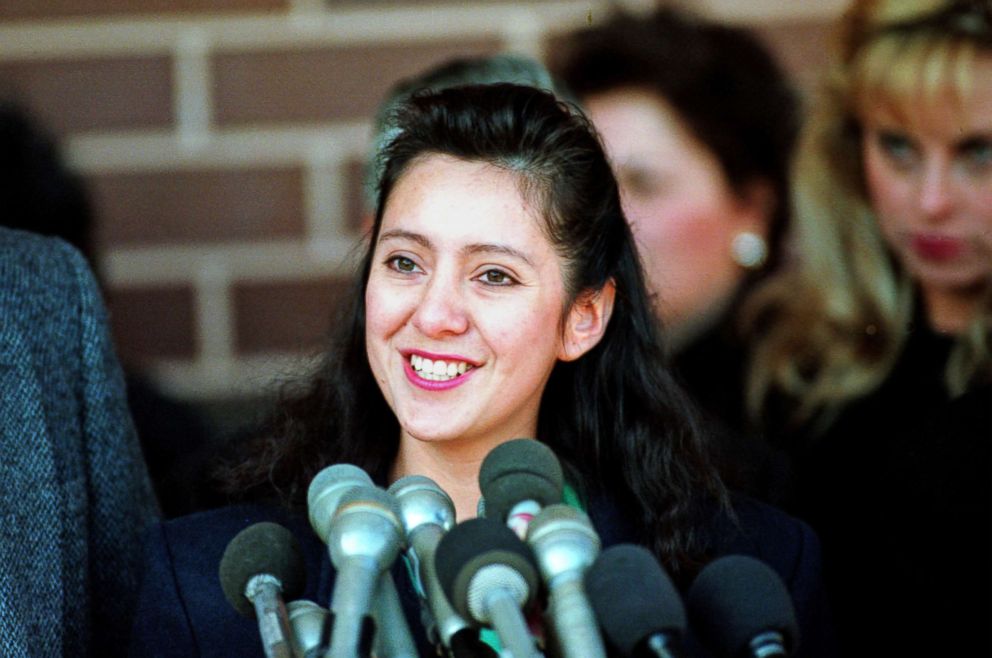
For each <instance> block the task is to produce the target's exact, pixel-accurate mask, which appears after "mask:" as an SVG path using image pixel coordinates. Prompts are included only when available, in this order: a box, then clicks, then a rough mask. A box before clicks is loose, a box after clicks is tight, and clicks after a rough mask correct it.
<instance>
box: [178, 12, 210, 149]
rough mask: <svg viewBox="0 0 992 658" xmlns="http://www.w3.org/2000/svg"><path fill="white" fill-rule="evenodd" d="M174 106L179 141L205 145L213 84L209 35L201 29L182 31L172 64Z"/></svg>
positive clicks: (194, 146) (187, 145) (208, 128)
mask: <svg viewBox="0 0 992 658" xmlns="http://www.w3.org/2000/svg"><path fill="white" fill-rule="evenodd" d="M172 70H173V75H174V77H175V81H174V84H173V89H174V98H173V105H174V107H175V111H176V129H177V130H178V131H179V136H180V142H181V143H182V144H183V145H184V146H186V147H187V148H194V149H195V148H197V147H202V146H203V145H204V144H205V142H206V141H207V137H208V131H209V130H210V114H211V93H210V92H211V85H210V63H209V53H208V38H207V35H206V32H205V31H204V30H203V29H201V28H190V29H189V30H185V31H184V32H182V34H181V35H180V37H179V39H178V43H177V44H176V56H175V58H174V59H173V65H172Z"/></svg>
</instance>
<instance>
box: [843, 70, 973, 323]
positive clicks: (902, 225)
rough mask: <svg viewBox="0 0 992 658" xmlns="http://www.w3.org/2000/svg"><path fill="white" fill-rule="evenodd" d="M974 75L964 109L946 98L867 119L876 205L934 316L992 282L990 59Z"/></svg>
mask: <svg viewBox="0 0 992 658" xmlns="http://www.w3.org/2000/svg"><path fill="white" fill-rule="evenodd" d="M974 74H975V75H974V79H973V87H972V89H971V93H970V94H968V95H967V97H966V98H964V99H963V102H961V103H958V102H957V99H956V97H955V96H954V95H952V94H951V93H950V92H945V93H941V94H939V95H938V96H937V97H936V98H935V99H931V100H927V99H921V100H920V101H919V102H918V103H917V104H916V105H915V108H916V109H915V111H913V112H911V113H902V112H899V113H897V112H894V111H891V110H889V109H887V107H886V106H884V105H877V104H876V105H874V106H872V107H871V108H870V109H868V110H867V111H865V112H863V115H862V117H861V118H862V125H863V128H864V130H863V139H862V155H863V158H864V163H865V174H866V179H867V189H868V195H869V201H870V203H871V205H872V207H873V209H874V211H875V213H876V215H877V217H878V224H879V227H880V229H881V232H882V234H883V236H884V237H885V240H886V242H887V243H888V245H889V247H890V248H891V249H892V251H893V252H894V254H895V255H896V257H897V258H898V259H899V261H900V262H901V263H902V265H903V267H905V269H906V270H907V271H908V272H909V274H910V275H911V276H912V277H913V278H914V279H915V280H916V281H917V282H918V283H919V285H920V288H921V290H922V292H923V295H924V299H925V301H927V306H928V307H929V308H930V309H936V308H940V307H942V301H951V300H953V299H954V298H956V297H962V296H963V297H974V296H978V295H980V294H981V291H982V289H983V288H985V287H987V286H988V284H989V281H990V279H992V55H985V56H982V57H980V58H979V60H978V61H977V66H976V68H975V71H974ZM937 319H938V320H939V318H937Z"/></svg>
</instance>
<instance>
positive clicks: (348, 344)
mask: <svg viewBox="0 0 992 658" xmlns="http://www.w3.org/2000/svg"><path fill="white" fill-rule="evenodd" d="M395 122H396V123H395V125H397V126H398V127H399V132H398V134H397V136H396V137H395V138H394V139H393V141H392V142H391V143H390V145H389V146H388V147H387V149H386V150H385V151H384V153H383V157H384V159H385V166H384V168H383V176H382V182H381V188H380V192H379V203H378V206H379V207H378V212H377V214H376V220H375V226H374V227H373V236H372V237H373V239H372V242H371V243H370V245H369V247H368V252H367V254H366V256H365V259H364V264H363V266H362V271H361V276H360V277H359V279H358V281H357V282H356V287H355V290H354V294H353V296H352V298H351V308H350V312H349V314H348V315H347V320H346V321H345V323H344V324H343V325H342V326H341V328H340V331H339V332H338V334H337V337H336V340H335V342H334V344H333V345H332V347H331V349H330V351H329V353H328V354H327V356H326V358H325V360H324V362H323V364H322V366H321V367H320V368H319V370H318V371H317V373H316V375H315V376H314V377H313V378H312V379H311V380H310V381H309V382H308V383H307V384H306V385H305V386H304V387H303V389H302V390H297V391H291V392H290V396H289V397H287V398H286V399H285V400H284V401H283V402H282V404H281V406H280V407H279V410H278V413H277V415H276V416H274V417H273V418H272V419H271V421H270V423H269V424H268V426H267V427H266V430H267V431H266V433H265V436H264V437H263V449H262V450H261V451H256V454H255V456H254V458H253V460H251V461H250V462H247V463H245V464H243V465H242V466H241V467H239V468H238V469H237V472H236V473H235V475H237V476H238V477H237V478H236V479H235V480H234V484H237V485H238V486H244V485H245V484H249V485H253V486H256V487H257V486H264V487H271V486H273V485H274V486H275V487H276V488H277V489H278V490H280V491H281V493H282V494H283V495H284V496H286V497H288V498H289V499H291V501H293V502H296V503H299V502H301V501H302V500H303V498H304V496H305V489H306V487H307V485H308V483H309V480H310V478H312V477H313V475H314V474H315V473H316V472H317V471H318V470H319V469H320V468H322V467H323V466H325V465H327V464H329V463H334V462H350V463H354V464H357V465H358V466H361V467H362V468H364V469H366V470H367V471H368V472H369V473H370V474H371V475H372V476H373V478H375V479H377V480H378V481H385V480H386V478H387V476H388V472H389V468H390V466H391V465H392V462H393V460H394V459H395V455H396V452H397V447H398V439H399V435H400V428H399V426H398V424H397V421H396V418H395V416H394V415H393V413H392V411H391V410H390V408H389V407H388V406H387V404H386V402H385V399H384V398H383V396H382V394H381V392H380V391H379V388H378V385H377V383H376V381H375V380H374V378H373V376H372V372H371V369H370V366H369V363H368V358H367V356H366V351H365V297H364V288H365V283H366V281H367V280H368V277H369V271H370V267H371V256H372V251H373V249H374V248H375V240H376V238H377V236H378V231H379V227H380V225H381V221H382V214H383V207H384V205H385V201H386V199H388V197H389V194H390V192H391V190H392V189H393V187H394V186H395V185H396V183H397V181H398V180H399V179H400V178H401V177H402V176H403V174H404V172H405V171H406V170H407V169H408V168H409V167H410V166H411V165H412V164H413V163H415V162H417V161H419V160H420V159H422V158H423V157H424V156H427V155H431V154H444V155H448V156H453V157H456V158H460V159H463V160H467V161H476V162H486V163H489V164H492V165H494V166H497V167H501V168H504V169H506V170H508V171H511V172H514V173H516V174H518V175H519V180H520V184H521V190H523V193H524V194H525V195H528V196H529V197H530V198H531V199H532V200H533V201H535V202H536V205H538V207H540V208H542V209H543V211H544V212H543V213H542V215H543V217H544V218H545V220H546V226H545V227H544V230H545V231H546V234H547V235H548V236H549V239H550V240H551V242H552V244H553V245H555V249H556V251H557V252H558V253H559V254H561V255H562V257H563V259H564V260H565V263H566V265H565V267H564V268H563V270H564V276H565V278H566V282H565V287H566V290H567V291H568V294H569V296H570V301H571V300H574V299H575V297H576V295H578V294H581V293H583V292H584V291H599V290H601V289H602V288H603V286H604V285H606V284H607V283H608V282H610V281H612V282H613V283H614V284H615V286H616V295H615V306H614V310H613V314H612V318H611V320H610V322H609V324H608V326H607V329H606V332H605V335H604V336H603V338H602V340H601V341H600V343H599V344H598V345H597V346H596V347H594V348H593V349H592V350H591V351H590V352H588V353H587V354H585V355H584V356H582V357H581V358H579V359H577V360H576V361H574V362H559V363H557V364H556V366H555V368H554V370H553V372H552V374H551V378H550V380H549V382H548V384H547V386H546V387H545V390H544V397H543V399H542V403H541V411H540V413H539V419H538V432H537V434H538V436H537V438H538V439H539V440H541V441H543V442H545V443H547V444H548V445H549V446H550V447H551V448H552V449H554V451H555V452H556V453H557V454H558V456H559V457H560V458H561V460H562V462H563V464H564V465H565V468H566V470H567V471H568V473H569V474H570V481H571V482H573V483H574V484H576V485H578V486H579V487H585V488H587V490H588V491H592V490H596V491H602V492H606V493H608V494H609V495H612V496H614V497H616V498H617V499H618V502H620V503H621V504H623V505H625V509H630V510H632V515H633V518H634V521H636V522H637V523H638V524H640V525H639V527H641V528H645V529H646V531H645V535H646V536H645V540H646V541H647V542H648V543H649V544H650V545H651V546H652V548H653V549H654V550H655V551H656V553H657V554H658V555H659V556H660V557H662V558H663V559H665V560H666V562H668V563H669V565H670V566H672V567H673V568H678V567H680V566H683V565H685V564H688V560H689V559H691V558H692V557H693V556H701V553H700V551H701V550H702V537H700V536H698V533H697V532H696V528H698V527H699V524H700V522H701V520H702V518H703V516H702V515H703V514H706V513H710V512H712V510H713V506H712V503H713V501H714V500H722V499H723V497H724V491H723V488H722V485H721V483H720V481H719V479H718V478H717V477H716V476H715V475H714V471H713V470H712V468H711V466H710V464H709V461H708V459H707V457H706V455H705V451H704V449H703V446H702V443H701V440H700V437H699V434H698V432H697V429H696V426H695V422H694V417H693V413H692V409H691V407H690V405H689V403H688V402H687V400H686V398H685V397H684V396H683V394H682V393H681V391H680V389H679V388H678V387H677V386H676V385H675V384H674V383H673V381H672V379H671V377H670V375H669V373H668V371H667V369H666V368H665V366H664V357H663V353H662V347H661V341H660V338H659V330H658V327H657V321H656V319H655V317H654V314H653V311H652V308H651V305H650V301H649V297H648V294H647V292H646V290H645V285H644V280H643V275H642V273H641V269H640V264H639V261H638V258H637V253H636V251H635V247H634V242H633V238H632V236H631V233H630V230H629V228H628V226H627V222H626V220H625V218H624V216H623V212H622V210H621V206H620V199H619V194H618V191H617V185H616V180H615V179H614V177H613V174H612V173H611V171H610V167H609V164H608V162H607V161H606V157H605V155H604V153H603V151H602V147H601V146H600V144H599V142H598V140H597V139H596V137H595V135H594V133H593V132H592V130H591V128H590V127H589V125H588V122H587V121H586V119H585V118H584V117H583V116H582V115H581V114H580V113H578V112H577V111H572V110H570V109H569V108H568V107H567V106H565V105H564V104H562V103H559V102H558V101H557V100H556V99H555V97H554V96H552V95H551V94H549V93H546V92H543V91H539V90H536V89H533V88H529V87H523V86H516V85H508V84H502V85H487V86H471V87H460V88H454V89H447V90H444V91H440V92H436V93H430V94H425V95H415V96H414V97H412V98H411V99H410V100H409V102H407V103H406V104H405V105H403V106H401V107H400V108H399V110H398V112H397V115H396V119H395ZM508 438H511V437H508Z"/></svg>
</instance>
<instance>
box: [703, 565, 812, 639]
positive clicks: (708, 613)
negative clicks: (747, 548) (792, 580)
mask: <svg viewBox="0 0 992 658" xmlns="http://www.w3.org/2000/svg"><path fill="white" fill-rule="evenodd" d="M686 602H687V606H688V609H689V618H690V619H691V620H692V625H693V628H694V629H695V630H696V632H697V633H698V635H699V637H700V639H702V641H703V642H704V643H705V644H707V645H708V646H709V647H710V649H711V650H712V651H713V652H714V653H717V654H719V655H726V656H730V655H734V656H736V655H741V654H742V653H743V652H745V651H746V650H747V649H748V646H749V645H750V643H751V640H753V639H754V638H755V637H757V636H759V635H761V634H762V633H767V632H769V631H774V632H778V633H781V634H782V636H783V639H784V640H785V649H786V651H787V652H789V653H790V654H791V653H792V652H793V650H795V648H796V645H798V643H799V627H798V624H797V623H796V611H795V609H794V608H793V606H792V597H790V596H789V590H788V589H786V587H785V583H783V582H782V579H781V578H779V576H778V574H777V573H775V571H774V570H773V569H772V568H771V567H769V566H768V565H767V564H765V563H764V562H761V561H760V560H756V559H754V558H752V557H747V556H745V555H728V556H726V557H722V558H720V559H718V560H714V561H713V562H711V563H710V564H708V565H706V567H705V568H704V569H703V570H702V571H701V572H700V573H699V575H698V576H696V580H695V581H694V582H693V583H692V586H691V587H690V588H689V594H688V597H687V599H686Z"/></svg>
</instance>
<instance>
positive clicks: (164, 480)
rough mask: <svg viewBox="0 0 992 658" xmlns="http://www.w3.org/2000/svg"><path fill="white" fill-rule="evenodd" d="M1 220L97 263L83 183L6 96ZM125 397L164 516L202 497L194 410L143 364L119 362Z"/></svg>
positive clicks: (0, 122)
mask: <svg viewBox="0 0 992 658" xmlns="http://www.w3.org/2000/svg"><path fill="white" fill-rule="evenodd" d="M0 170H3V171H4V172H5V173H4V175H3V176H0V208H2V209H3V212H0V226H7V227H10V228H16V229H23V230H26V231H31V232H34V233H39V234H41V235H48V236H55V237H59V238H62V239H63V240H65V241H66V242H68V243H69V244H71V245H73V246H74V247H76V248H77V249H78V250H79V251H80V252H81V253H82V254H83V255H84V256H85V257H86V258H87V260H88V261H89V263H90V266H91V267H92V268H94V269H97V263H96V251H95V248H94V223H95V218H94V213H93V208H92V204H91V203H90V198H89V194H88V192H87V189H86V187H85V185H84V183H83V181H82V179H80V178H79V177H78V176H77V175H76V174H75V173H73V172H72V171H71V170H69V169H68V168H67V167H66V166H65V164H64V162H63V160H62V157H61V154H60V153H59V151H58V147H57V144H56V143H55V141H54V140H53V139H52V138H51V137H50V136H49V135H47V134H46V133H45V132H44V130H43V129H42V128H41V127H40V126H38V125H37V124H36V123H35V121H34V120H33V119H32V118H31V116H30V115H29V114H28V113H27V112H26V111H25V110H24V109H23V108H22V107H20V106H19V105H17V104H16V103H13V102H11V101H0ZM125 382H126V386H127V399H128V404H129V408H130V412H131V415H132V418H133V419H134V424H135V426H136V427H137V430H138V436H139V437H140V439H141V445H142V449H143V451H144V455H145V459H146V461H147V464H148V468H149V471H150V473H151V477H152V482H153V483H154V485H155V492H156V496H157V498H158V500H159V503H160V504H161V508H162V512H163V513H164V514H165V515H166V516H169V517H171V516H177V515H180V514H184V513H188V512H190V511H192V510H193V509H196V508H198V507H200V506H202V505H204V504H205V502H204V501H205V500H207V499H208V495H207V493H206V492H207V487H206V485H203V486H202V487H201V486H200V482H201V480H203V479H204V477H205V476H204V472H205V471H204V467H203V464H202V462H203V459H202V458H201V453H203V452H204V451H205V450H206V448H207V446H208V444H209V436H210V433H209V431H208V428H207V424H206V423H205V422H204V420H203V419H202V417H201V414H200V412H199V411H198V410H197V409H195V408H194V407H192V406H191V405H189V404H186V403H183V402H180V401H178V400H176V399H174V398H172V397H171V396H169V395H166V394H165V393H163V392H162V391H161V390H160V389H159V387H158V386H157V385H156V384H155V383H153V382H152V381H151V380H150V379H149V378H148V376H147V375H146V374H145V373H144V372H142V369H141V368H139V367H136V366H135V365H134V364H128V363H125Z"/></svg>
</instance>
